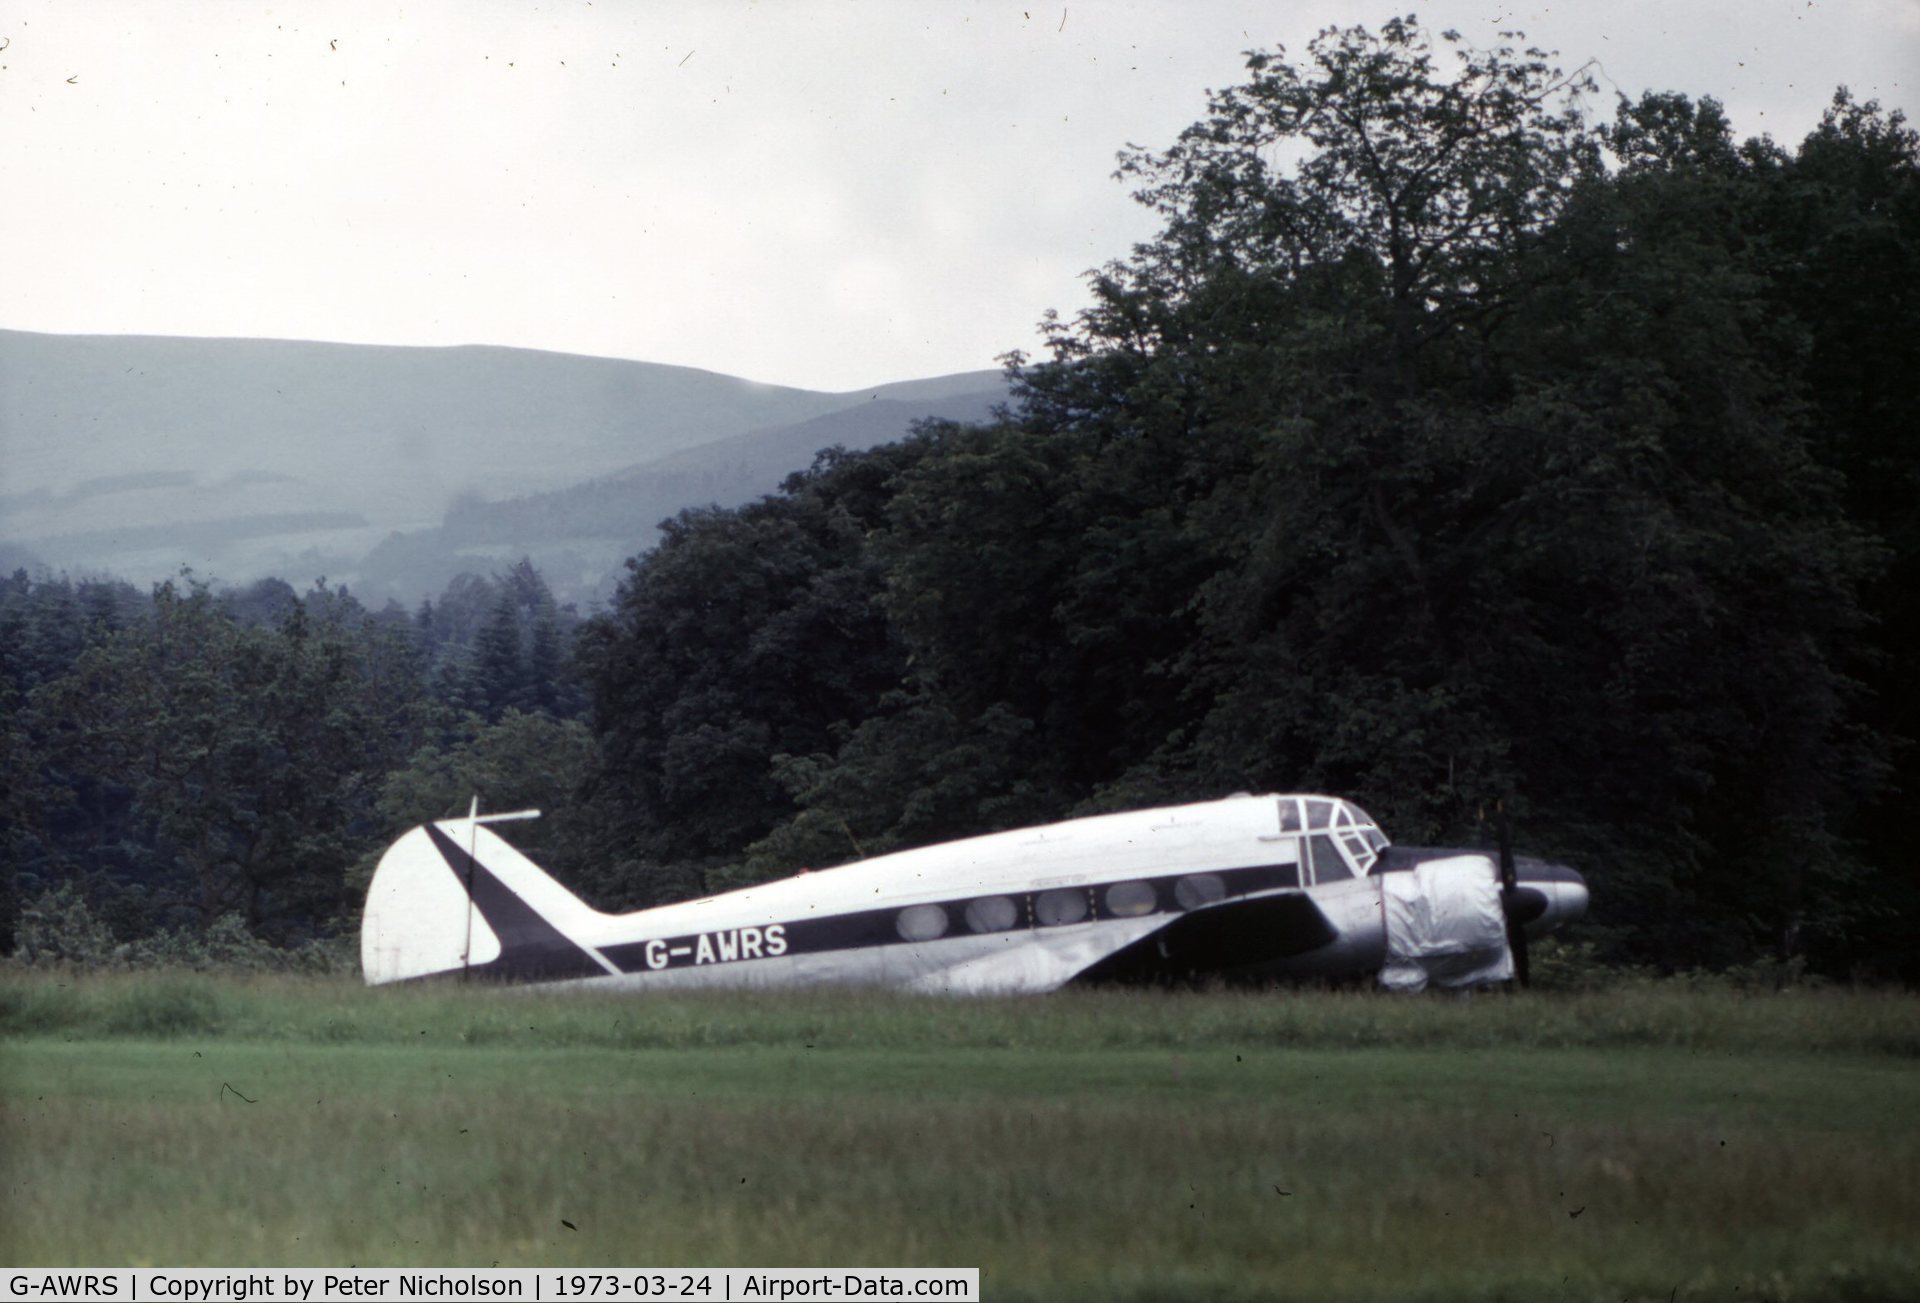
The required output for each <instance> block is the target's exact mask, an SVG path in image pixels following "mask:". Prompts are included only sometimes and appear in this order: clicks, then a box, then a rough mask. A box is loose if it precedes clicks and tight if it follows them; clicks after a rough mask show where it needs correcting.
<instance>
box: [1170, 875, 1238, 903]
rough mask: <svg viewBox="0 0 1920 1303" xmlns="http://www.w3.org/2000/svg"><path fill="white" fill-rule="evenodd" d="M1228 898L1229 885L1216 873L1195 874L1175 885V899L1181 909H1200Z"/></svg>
mask: <svg viewBox="0 0 1920 1303" xmlns="http://www.w3.org/2000/svg"><path fill="white" fill-rule="evenodd" d="M1226 898H1227V884H1226V883H1224V882H1222V881H1221V880H1220V876H1219V875H1218V874H1215V873H1195V874H1190V875H1189V876H1187V877H1184V878H1182V879H1180V881H1178V882H1176V883H1174V884H1173V899H1174V901H1175V902H1176V903H1177V904H1178V905H1179V906H1180V908H1181V909H1199V908H1200V907H1201V906H1202V905H1211V904H1213V902H1214V901H1216V900H1225V899H1226Z"/></svg>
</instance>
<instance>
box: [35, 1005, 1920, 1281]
mask: <svg viewBox="0 0 1920 1303" xmlns="http://www.w3.org/2000/svg"><path fill="white" fill-rule="evenodd" d="M1917 1068H1920V999H1916V998H1915V997H1913V996H1909V995H1902V994H1891V993H1871V992H1840V991H1795V992H1786V993H1775V992H1768V993H1764V994H1762V993H1741V992H1738V991H1733V990H1726V989H1710V990H1695V989H1688V988H1686V987H1684V986H1682V985H1679V984H1642V985H1637V986H1632V987H1628V988H1626V989H1622V990H1618V991H1610V992H1596V993H1588V994H1545V993H1535V994H1526V995H1516V996H1501V995H1494V996H1486V995H1482V996H1478V997H1474V998H1471V999H1461V998H1448V997H1437V998H1417V999H1401V998H1393V997H1387V996H1382V995H1378V994H1374V993H1328V992H1308V991H1301V992H1281V993H1247V992H1113V991H1086V992H1078V991H1069V992H1063V993H1061V994H1059V995H1054V996H1047V997H1042V998H1031V999H1019V1000H969V1001H955V1000H944V999H921V998H909V997H901V996H893V995H886V994H879V993H873V992H805V993H792V992H781V993H752V994H748V993H730V994H718V993H716V994H712V995H702V996H697V997H696V996H686V995H683V996H673V997H653V996H647V997H635V996H625V997H622V996H615V995H601V994H597V993H596V994H565V993H539V992H527V991H513V990H500V989H490V988H458V987H441V988H436V989H420V990H402V991H393V990H379V991H368V990H365V989H363V988H361V987H360V986H358V985H357V984H354V983H351V982H346V981H320V980H296V979H290V978H276V979H240V978H222V977H214V976H197V975H192V974H179V975H154V974H146V975H122V976H115V977H54V976H47V975H41V974H11V975H6V976H4V977H0V1157H3V1158H4V1172H5V1177H4V1180H5V1183H6V1204H5V1208H4V1216H0V1259H4V1260H5V1261H6V1262H8V1263H12V1264H18V1265H31V1264H87V1265H114V1264H123V1263H154V1264H159V1263H170V1264H196V1265H226V1264H233V1265H243V1264H265V1265H326V1264H346V1263H354V1264H359V1265H404V1264H421V1265H486V1264H491V1263H494V1262H498V1263H500V1264H502V1265H551V1264H568V1265H614V1266H632V1265H642V1264H658V1265H716V1266H717V1265H729V1266H756V1265H764V1266H811V1265H871V1266H883V1265H952V1266H978V1267H980V1268H981V1269H982V1281H983V1286H984V1291H985V1294H986V1297H988V1298H990V1299H996V1300H997V1299H1019V1298H1073V1299H1078V1298H1085V1299H1106V1298H1137V1299H1169V1298H1170V1299H1221V1300H1226V1299H1246V1298H1297V1299H1315V1300H1321V1299H1326V1300H1345V1299H1354V1300H1359V1299H1402V1298H1411V1299H1434V1300H1440V1299H1488V1298H1495V1299H1537V1298H1554V1299H1594V1300H1619V1299H1649V1300H1651V1299H1661V1300H1665V1299H1708V1298H1712V1299H1722V1298H1725V1299H1753V1298H1760V1299H1779V1300H1787V1299H1795V1300H1798V1299H1825V1298H1834V1299H1882V1298H1885V1299H1894V1298H1912V1297H1920V1127H1917V1126H1916V1125H1915V1122H1916V1119H1920V1073H1917V1072H1916V1069H1917Z"/></svg>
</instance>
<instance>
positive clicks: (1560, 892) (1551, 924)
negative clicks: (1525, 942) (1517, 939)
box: [1515, 859, 1587, 937]
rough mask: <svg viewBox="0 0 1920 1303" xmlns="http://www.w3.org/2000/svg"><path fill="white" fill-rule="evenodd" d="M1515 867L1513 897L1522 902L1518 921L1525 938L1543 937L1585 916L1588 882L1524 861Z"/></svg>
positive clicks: (1570, 871) (1566, 870) (1571, 872)
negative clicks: (1522, 927)
mask: <svg viewBox="0 0 1920 1303" xmlns="http://www.w3.org/2000/svg"><path fill="white" fill-rule="evenodd" d="M1516 867H1517V872H1516V874H1515V879H1516V884H1515V885H1516V887H1517V893H1516V894H1517V895H1518V896H1519V897H1520V899H1521V900H1522V901H1523V902H1525V905H1524V906H1523V908H1522V909H1521V910H1520V912H1519V921H1520V922H1521V923H1522V924H1523V925H1524V926H1525V927H1526V929H1527V935H1528V936H1530V937H1543V936H1545V935H1546V934H1547V933H1549V932H1552V931H1554V930H1555V929H1556V928H1560V927H1564V926H1566V925H1567V924H1568V923H1571V922H1573V921H1574V920H1575V919H1577V918H1579V917H1581V916H1582V915H1584V914H1585V913H1586V912H1587V880H1586V879H1585V878H1583V877H1581V876H1580V875H1579V873H1578V872H1576V871H1575V870H1573V869H1570V868H1568V867H1567V866H1566V865H1564V864H1548V863H1546V862H1544V861H1541V860H1527V859H1523V860H1521V861H1520V862H1519V864H1518V865H1517V866H1516ZM1535 893H1538V894H1537V895H1536V894H1535Z"/></svg>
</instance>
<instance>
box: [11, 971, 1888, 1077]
mask: <svg viewBox="0 0 1920 1303" xmlns="http://www.w3.org/2000/svg"><path fill="white" fill-rule="evenodd" d="M208 1035H213V1036H222V1037H234V1038H241V1039H246V1040H268V1041H288V1042H318V1043H332V1044H366V1045H381V1044H401V1043H414V1042H415V1041H417V1040H418V1038H419V1037H421V1036H422V1035H426V1036H428V1037H431V1038H435V1039H437V1040H439V1041H441V1042H448V1041H451V1042H458V1043H463V1044H471V1045H514V1046H524V1047H528V1048H536V1047H545V1048H556V1047H598V1048H606V1049H696V1048H708V1047H713V1046H721V1045H762V1046H807V1047H845V1046H861V1047H869V1048H897V1049H952V1048H962V1047H976V1048H1008V1049H1018V1048H1029V1049H1048V1050H1052V1049H1080V1050H1084V1049H1102V1048H1119V1047H1134V1048H1142V1047H1151V1048H1158V1049H1175V1050H1177V1049H1201V1048H1208V1047H1213V1048H1222V1047H1245V1046H1271V1047H1300V1048H1308V1047H1311V1048H1343V1047H1344V1048H1356V1047H1366V1046H1400V1047H1428V1048H1452V1049H1462V1050H1484V1049H1492V1048H1498V1047H1517V1046H1527V1047H1534V1048H1557V1049H1571V1048H1610V1047H1612V1048H1617V1047H1630V1046H1658V1047H1670V1048H1677V1049H1689V1050H1699V1051H1714V1050H1732V1051H1753V1050H1780V1051H1792V1052H1822V1053H1842V1054H1890V1055H1899V1056H1906V1057H1914V1056H1920V996H1916V995H1913V994H1910V993H1906V992H1897V991H1871V990H1845V989H1811V990H1809V989H1801V990H1788V991H1766V992H1751V991H1738V990H1730V989H1706V990H1702V989H1698V988H1695V987H1691V986H1688V985H1685V984H1681V983H1651V982H1650V983H1643V984H1637V985H1632V986H1627V987H1623V988H1619V989H1614V990H1609V991H1600V992H1584V993H1520V994H1512V995H1509V994H1502V993H1489V994H1480V995H1474V996H1470V997H1469V996H1457V995H1431V996H1425V997H1418V998H1412V999H1409V998H1406V997H1401V996H1393V995H1387V994H1384V993H1380V992H1374V991H1310V990H1297V991H1289V990H1279V991H1200V992H1195V991H1116V990H1067V991H1062V992H1058V993H1055V994H1053V995H1048V996H1040V997H1019V998H999V999H952V998H946V997H933V996H909V995H899V994H894V993H890V992H885V991H874V990H867V991H859V990H854V991H849V990H840V989H821V990H810V991H712V992H693V993H674V994H668V993H646V994H634V993H619V992H601V991H595V990H591V989H585V990H566V991H561V990H555V989H552V988H544V989H542V988H515V987H491V986H459V985H445V986H432V987H406V988H379V989H368V988H366V987H363V986H361V985H360V984H359V983H357V982H355V981H352V980H351V979H342V978H308V977H294V976H258V977H248V978H233V977H221V976H215V975H210V974H200V973H190V972H166V971H158V972H152V971H150V972H135V973H113V974H102V975H97V976H88V975H66V976H53V975H49V974H46V973H40V972H33V973H21V972H9V973H4V974H0V1037H9V1036H10V1037H22V1036H68V1037H125V1036H134V1037H180V1036H208Z"/></svg>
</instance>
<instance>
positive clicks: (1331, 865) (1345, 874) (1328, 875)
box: [1307, 833, 1353, 882]
mask: <svg viewBox="0 0 1920 1303" xmlns="http://www.w3.org/2000/svg"><path fill="white" fill-rule="evenodd" d="M1307 840H1308V841H1309V842H1311V843H1312V844H1313V880H1314V881H1315V882H1338V881H1339V880H1340V879H1342V878H1351V877H1352V876H1353V870H1352V869H1351V868H1349V867H1347V862H1346V861H1345V860H1343V859H1341V858H1340V852H1339V851H1338V850H1336V849H1335V848H1334V845H1333V838H1331V837H1328V836H1327V835H1325V834H1324V833H1322V834H1318V835H1316V836H1313V837H1309V838H1307Z"/></svg>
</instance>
